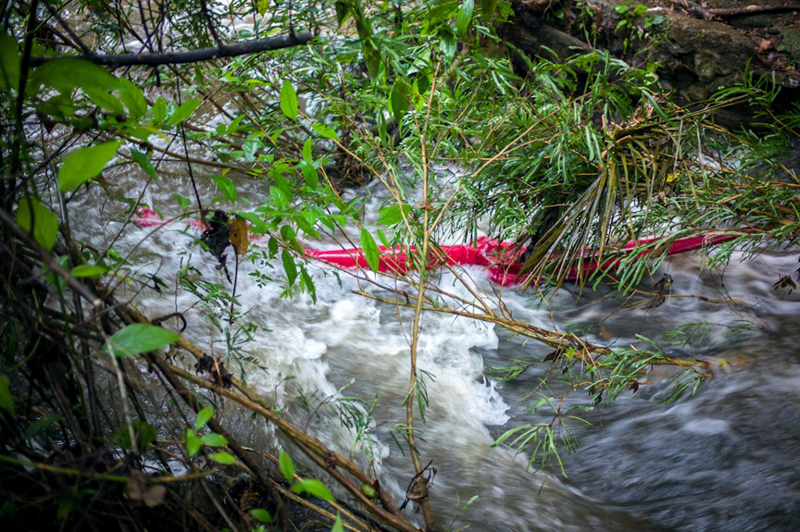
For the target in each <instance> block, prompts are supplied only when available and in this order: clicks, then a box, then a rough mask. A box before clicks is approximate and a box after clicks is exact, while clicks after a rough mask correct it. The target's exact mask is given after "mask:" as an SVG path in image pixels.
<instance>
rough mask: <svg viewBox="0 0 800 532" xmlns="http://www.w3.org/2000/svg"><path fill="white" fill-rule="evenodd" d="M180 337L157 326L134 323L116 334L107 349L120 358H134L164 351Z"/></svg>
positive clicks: (110, 339) (109, 341) (109, 340)
mask: <svg viewBox="0 0 800 532" xmlns="http://www.w3.org/2000/svg"><path fill="white" fill-rule="evenodd" d="M178 338H179V336H178V335H177V334H175V333H174V332H172V331H168V330H167V329H164V328H163V327H159V326H157V325H149V324H146V323H134V324H132V325H128V326H127V327H125V328H124V329H121V330H119V331H117V332H116V333H114V336H112V337H111V338H109V339H108V342H107V343H106V349H107V350H108V351H109V352H110V353H113V354H114V355H115V356H118V357H132V356H136V355H139V354H141V353H149V352H150V351H155V350H156V349H162V348H164V347H167V346H168V345H170V344H172V343H174V342H176V341H177V340H178Z"/></svg>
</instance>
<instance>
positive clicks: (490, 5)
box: [481, 0, 499, 22]
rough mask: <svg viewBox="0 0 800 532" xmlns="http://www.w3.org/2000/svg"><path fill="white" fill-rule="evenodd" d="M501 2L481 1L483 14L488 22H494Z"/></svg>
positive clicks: (493, 0) (494, 0)
mask: <svg viewBox="0 0 800 532" xmlns="http://www.w3.org/2000/svg"><path fill="white" fill-rule="evenodd" d="M498 2H499V0H481V13H482V14H483V18H484V20H485V21H486V22H489V21H490V20H492V17H493V16H494V12H495V10H496V9H497V4H498Z"/></svg>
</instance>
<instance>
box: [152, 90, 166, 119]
mask: <svg viewBox="0 0 800 532" xmlns="http://www.w3.org/2000/svg"><path fill="white" fill-rule="evenodd" d="M166 117H167V100H165V99H164V97H163V96H159V97H158V99H157V100H156V101H155V103H154V104H153V120H154V121H155V122H156V123H157V124H158V123H161V122H163V121H164V119H165V118H166Z"/></svg>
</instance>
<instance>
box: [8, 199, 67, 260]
mask: <svg viewBox="0 0 800 532" xmlns="http://www.w3.org/2000/svg"><path fill="white" fill-rule="evenodd" d="M17 225H19V226H20V228H22V230H23V231H25V232H26V233H30V232H31V228H33V239H34V240H36V243H37V244H39V245H40V246H42V247H43V248H44V249H45V250H47V251H50V250H51V249H53V246H54V245H55V243H56V238H57V237H58V218H56V215H55V214H53V213H52V212H50V209H48V208H47V207H45V206H44V204H43V203H42V202H40V201H39V200H37V199H36V198H31V197H28V196H25V197H23V198H21V199H20V200H19V205H18V206H17Z"/></svg>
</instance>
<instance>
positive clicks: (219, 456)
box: [209, 453, 236, 465]
mask: <svg viewBox="0 0 800 532" xmlns="http://www.w3.org/2000/svg"><path fill="white" fill-rule="evenodd" d="M209 458H210V459H212V460H214V461H215V462H216V463H218V464H222V465H232V464H235V463H236V458H234V457H233V455H230V454H228V453H214V454H212V455H211V456H209Z"/></svg>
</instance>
